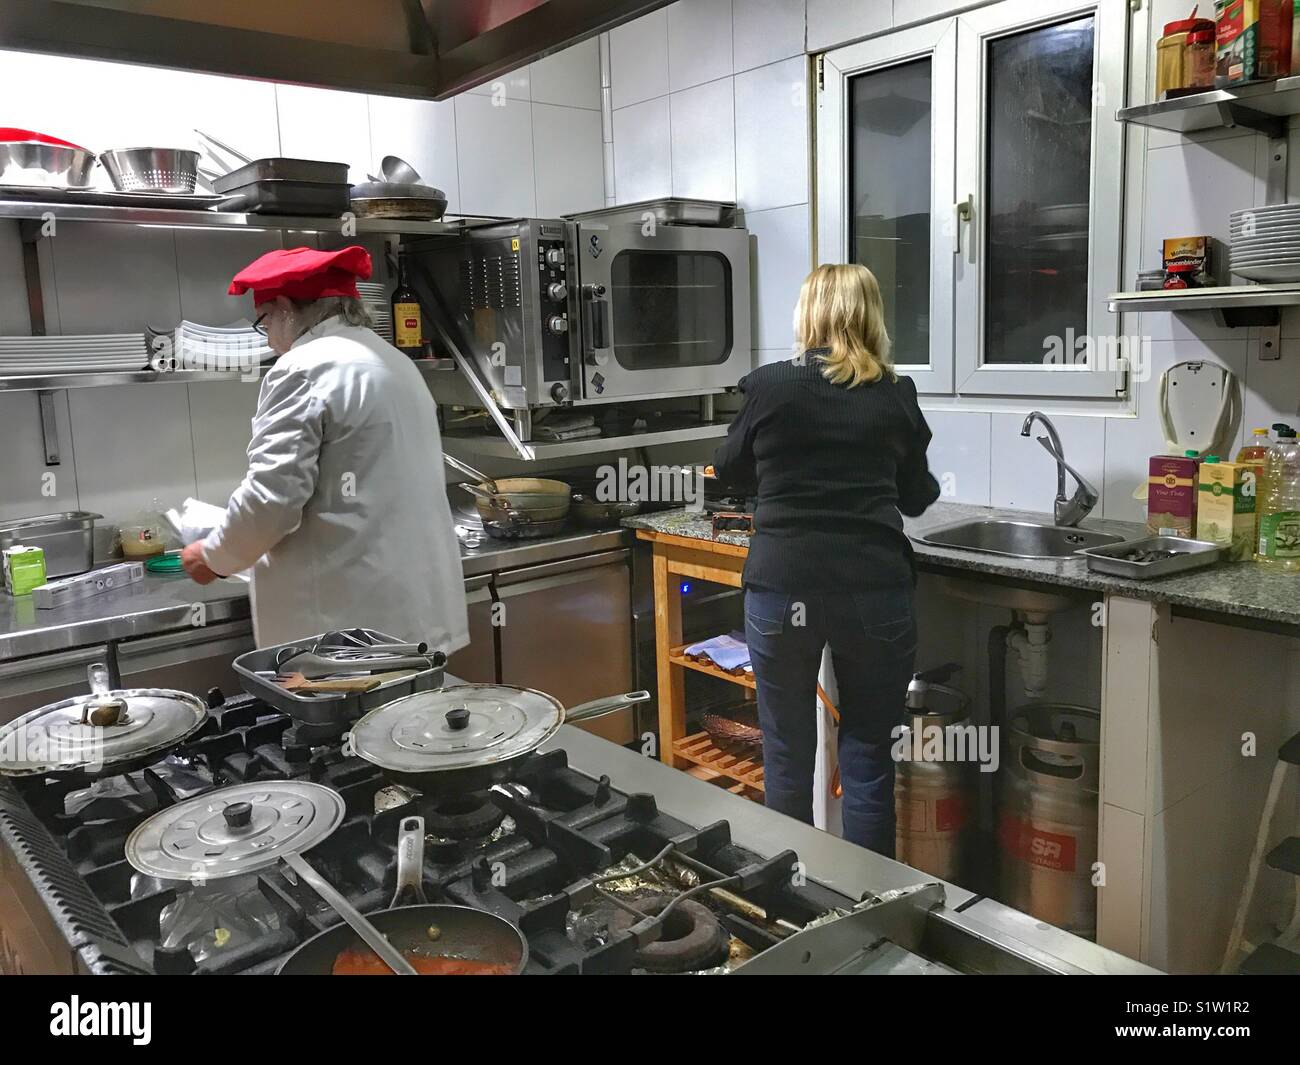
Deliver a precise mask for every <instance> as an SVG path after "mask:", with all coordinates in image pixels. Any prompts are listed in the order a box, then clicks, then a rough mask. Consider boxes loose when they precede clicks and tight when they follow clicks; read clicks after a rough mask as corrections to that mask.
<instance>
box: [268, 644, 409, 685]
mask: <svg viewBox="0 0 1300 1065" xmlns="http://www.w3.org/2000/svg"><path fill="white" fill-rule="evenodd" d="M293 650H294V649H293V648H285V649H284V652H283V653H284V657H283V659H282V660H281V661H278V662H276V666H277V667H278V668H279V669H280V671H281V672H282V674H288V673H301V674H302V675H303V676H304V677H306V678H307V679H308V680H321V679H323V678H325V677H334V676H337V675H338V674H340V673H387V672H391V671H393V670H398V669H402V670H405V669H416V670H419V669H427V668H428V666H429V662H430V659H429V658H427V657H425V656H424V655H389V654H374V655H371V656H368V657H364V658H355V657H348V658H334V657H332V656H330V655H322V654H316V653H315V652H313V651H300V652H298V653H297V654H294V653H292V652H293Z"/></svg>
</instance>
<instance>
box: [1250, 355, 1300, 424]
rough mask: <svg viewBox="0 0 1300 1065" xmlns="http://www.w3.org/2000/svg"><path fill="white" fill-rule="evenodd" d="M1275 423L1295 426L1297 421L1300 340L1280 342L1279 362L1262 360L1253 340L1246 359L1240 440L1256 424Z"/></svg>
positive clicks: (1299, 394)
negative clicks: (1280, 354) (1280, 353)
mask: <svg viewBox="0 0 1300 1065" xmlns="http://www.w3.org/2000/svg"><path fill="white" fill-rule="evenodd" d="M1274 422H1286V423H1287V424H1288V425H1292V426H1295V425H1297V422H1300V341H1297V340H1284V341H1282V357H1281V358H1280V359H1261V358H1260V357H1259V342H1258V341H1253V342H1252V343H1251V344H1250V347H1249V349H1248V352H1247V357H1246V379H1245V382H1244V384H1243V387H1242V417H1241V437H1242V438H1245V437H1248V436H1249V435H1250V431H1251V429H1253V428H1254V427H1255V426H1257V425H1261V426H1264V427H1266V428H1267V427H1268V426H1270V425H1272V424H1273V423H1274Z"/></svg>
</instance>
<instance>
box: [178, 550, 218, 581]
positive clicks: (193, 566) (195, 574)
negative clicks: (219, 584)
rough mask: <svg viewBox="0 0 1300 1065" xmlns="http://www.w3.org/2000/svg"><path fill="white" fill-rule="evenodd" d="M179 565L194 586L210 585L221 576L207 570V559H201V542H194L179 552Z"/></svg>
mask: <svg viewBox="0 0 1300 1065" xmlns="http://www.w3.org/2000/svg"><path fill="white" fill-rule="evenodd" d="M181 565H182V566H184V567H185V572H186V573H188V574H189V575H190V579H191V580H192V581H194V583H195V584H211V583H212V582H213V581H215V580H217V579H218V578H219V577H220V576H221V574H219V573H214V572H213V571H212V570H211V569H210V568H209V566H208V563H207V559H205V558H204V557H203V541H202V540H195V541H194V543H192V544H190V545H189V546H188V547H187V548H185V550H184V551H182V552H181Z"/></svg>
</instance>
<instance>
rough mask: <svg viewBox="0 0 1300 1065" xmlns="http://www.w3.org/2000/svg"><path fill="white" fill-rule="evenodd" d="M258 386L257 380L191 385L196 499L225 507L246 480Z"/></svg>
mask: <svg viewBox="0 0 1300 1065" xmlns="http://www.w3.org/2000/svg"><path fill="white" fill-rule="evenodd" d="M258 388H259V386H258V383H257V382H256V381H252V382H243V381H238V382H236V381H231V382H224V381H223V382H213V383H210V384H202V385H190V386H189V392H190V396H189V404H190V424H191V427H192V437H193V440H194V474H195V484H196V492H195V498H196V499H201V500H203V501H204V502H205V503H213V504H215V505H217V506H225V504H226V503H227V502H229V500H230V493H231V492H233V491H234V490H235V488H236V487H237V486H238V485H239V482H240V481H241V480H243V478H244V471H245V470H246V469H247V468H248V441H249V440H250V439H251V437H252V422H253V412H254V411H256V410H257V394H258Z"/></svg>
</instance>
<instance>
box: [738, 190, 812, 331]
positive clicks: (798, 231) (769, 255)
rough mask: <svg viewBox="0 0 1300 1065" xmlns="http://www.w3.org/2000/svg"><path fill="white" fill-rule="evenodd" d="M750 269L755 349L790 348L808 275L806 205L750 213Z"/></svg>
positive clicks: (808, 245)
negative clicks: (752, 279) (796, 310)
mask: <svg viewBox="0 0 1300 1065" xmlns="http://www.w3.org/2000/svg"><path fill="white" fill-rule="evenodd" d="M745 221H746V224H747V226H748V227H749V248H750V270H751V271H752V276H753V278H755V279H756V280H754V281H753V282H752V284H751V288H752V289H753V300H754V302H753V311H752V314H753V333H754V341H755V344H756V346H757V347H759V348H764V349H770V348H784V349H785V350H786V351H790V350H791V349H792V347H793V345H794V305H795V301H796V300H798V298H799V286H800V285H801V284H802V283H803V279H804V277H806V276H807V274H808V270H809V262H810V260H811V255H812V250H811V240H810V235H809V215H808V205H807V204H798V205H796V206H793V207H781V208H778V209H776V210H773V211H750V212H747V213H746V216H745Z"/></svg>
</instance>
